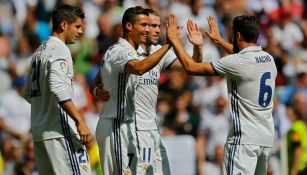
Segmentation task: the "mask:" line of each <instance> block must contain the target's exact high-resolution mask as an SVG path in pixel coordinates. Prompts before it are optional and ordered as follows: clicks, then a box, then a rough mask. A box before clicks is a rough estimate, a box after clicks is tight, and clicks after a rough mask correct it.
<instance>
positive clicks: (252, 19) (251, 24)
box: [232, 15, 260, 43]
mask: <svg viewBox="0 0 307 175" xmlns="http://www.w3.org/2000/svg"><path fill="white" fill-rule="evenodd" d="M232 24H233V26H232V29H233V33H234V35H235V34H236V32H240V33H241V35H242V36H243V38H244V40H245V41H246V42H254V43H255V42H257V39H258V36H259V30H260V29H259V20H258V18H257V17H256V16H247V15H242V16H237V17H235V18H234V19H233V21H232Z"/></svg>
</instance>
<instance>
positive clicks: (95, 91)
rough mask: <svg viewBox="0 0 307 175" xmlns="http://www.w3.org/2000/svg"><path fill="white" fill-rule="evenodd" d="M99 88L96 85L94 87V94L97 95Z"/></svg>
mask: <svg viewBox="0 0 307 175" xmlns="http://www.w3.org/2000/svg"><path fill="white" fill-rule="evenodd" d="M97 89H98V87H97V86H95V87H94V89H93V95H94V96H95V97H97Z"/></svg>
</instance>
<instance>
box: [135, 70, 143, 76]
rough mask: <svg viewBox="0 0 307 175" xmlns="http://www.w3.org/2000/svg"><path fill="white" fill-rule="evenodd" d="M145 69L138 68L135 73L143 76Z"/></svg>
mask: <svg viewBox="0 0 307 175" xmlns="http://www.w3.org/2000/svg"><path fill="white" fill-rule="evenodd" d="M145 72H146V71H145V70H143V69H138V70H135V75H138V76H142V75H143V74H145Z"/></svg>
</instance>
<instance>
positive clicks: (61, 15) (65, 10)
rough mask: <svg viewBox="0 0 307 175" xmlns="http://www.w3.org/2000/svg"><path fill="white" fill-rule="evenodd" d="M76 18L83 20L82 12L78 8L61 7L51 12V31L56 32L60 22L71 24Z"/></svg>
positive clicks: (65, 5)
mask: <svg viewBox="0 0 307 175" xmlns="http://www.w3.org/2000/svg"><path fill="white" fill-rule="evenodd" d="M78 18H81V19H83V18H84V12H83V10H82V9H81V8H80V7H74V6H70V5H67V4H64V5H61V6H59V7H57V8H56V9H55V10H54V11H53V12H52V31H58V30H59V26H60V23H61V22H63V21H66V22H67V23H69V24H72V23H74V22H75V21H76V20H77V19H78Z"/></svg>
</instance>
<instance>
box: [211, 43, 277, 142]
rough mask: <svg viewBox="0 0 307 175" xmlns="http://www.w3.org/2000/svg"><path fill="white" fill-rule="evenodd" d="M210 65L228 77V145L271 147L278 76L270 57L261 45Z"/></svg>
mask: <svg viewBox="0 0 307 175" xmlns="http://www.w3.org/2000/svg"><path fill="white" fill-rule="evenodd" d="M211 65H212V67H213V69H214V70H215V71H216V73H217V74H219V75H225V76H226V77H227V87H228V94H229V102H230V110H231V116H232V123H231V126H230V130H229V133H228V138H227V143H233V144H254V145H261V146H272V144H273V139H274V123H273V117H272V109H273V103H272V101H273V96H274V89H275V78H276V74H277V70H276V67H275V63H274V59H273V57H272V56H271V55H270V54H268V53H267V52H264V51H262V48H261V47H260V46H250V47H247V48H245V49H243V50H241V51H240V52H239V53H238V54H232V55H229V56H226V57H224V58H221V59H219V60H217V61H215V62H211Z"/></svg>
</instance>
